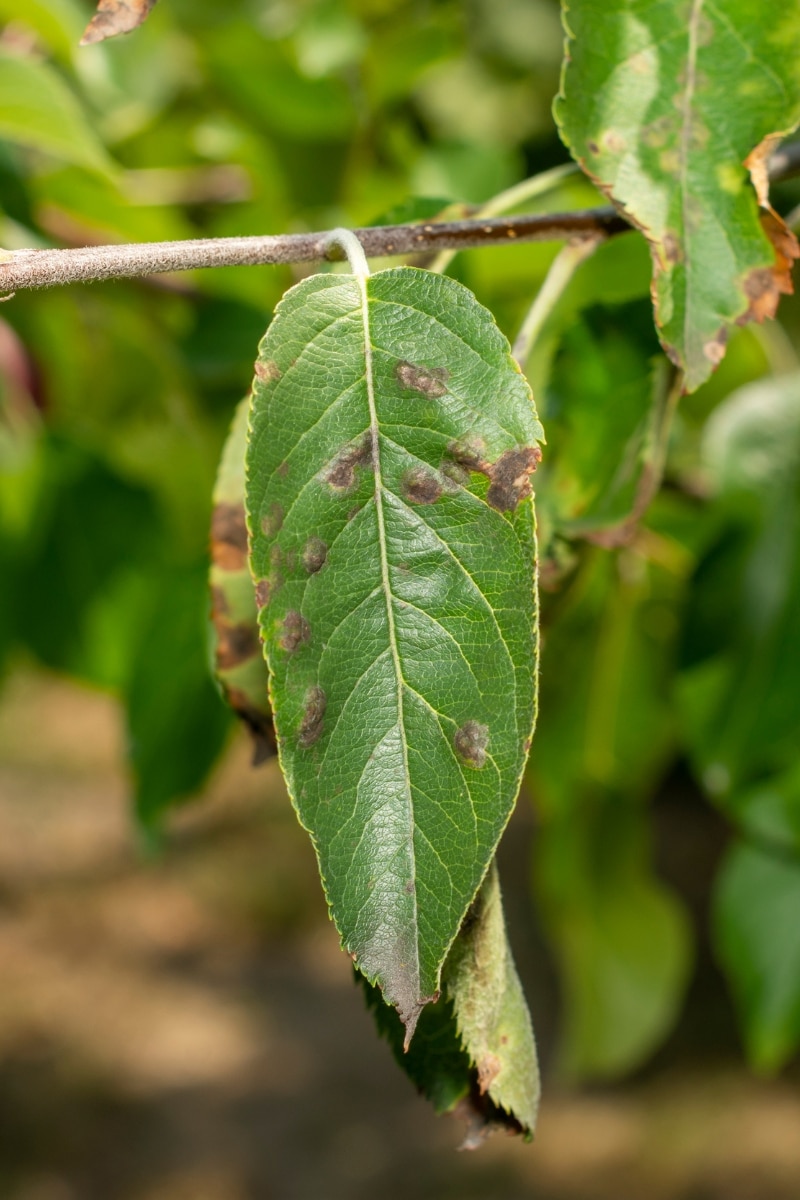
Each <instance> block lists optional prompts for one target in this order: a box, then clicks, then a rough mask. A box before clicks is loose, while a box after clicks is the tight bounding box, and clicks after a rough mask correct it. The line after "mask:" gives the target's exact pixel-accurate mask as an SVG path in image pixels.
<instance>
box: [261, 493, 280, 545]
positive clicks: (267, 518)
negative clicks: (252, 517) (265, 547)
mask: <svg viewBox="0 0 800 1200" xmlns="http://www.w3.org/2000/svg"><path fill="white" fill-rule="evenodd" d="M282 526H283V507H282V505H280V504H278V502H277V501H274V502H273V503H272V504H270V506H269V510H268V512H266V513H265V514H264V516H263V517H262V518H261V532H262V533H263V534H264V537H268V538H273V537H275V534H276V533H278V532H279V531H280V529H281V527H282Z"/></svg>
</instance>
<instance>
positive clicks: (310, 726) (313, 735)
mask: <svg viewBox="0 0 800 1200" xmlns="http://www.w3.org/2000/svg"><path fill="white" fill-rule="evenodd" d="M327 707H328V698H327V696H326V695H325V692H324V691H323V689H322V688H321V687H320V686H319V684H315V685H314V687H311V688H309V689H308V691H307V692H306V698H305V705H304V707H303V716H302V719H301V721H300V728H299V729H298V731H297V742H298V745H300V746H303V747H304V748H308V747H309V746H313V745H314V743H315V742H317V741H319V738H320V736H321V734H322V723H323V721H324V719H325V709H326V708H327Z"/></svg>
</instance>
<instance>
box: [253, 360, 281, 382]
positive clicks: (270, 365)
mask: <svg viewBox="0 0 800 1200" xmlns="http://www.w3.org/2000/svg"><path fill="white" fill-rule="evenodd" d="M255 372H256V379H260V380H261V382H262V383H277V382H278V380H279V379H280V378H281V375H282V371H281V369H280V367H279V366H278V364H277V363H276V362H275V361H274V360H273V359H271V358H267V359H264V360H263V362H262V360H261V359H260V358H259V359H258V361H257V362H256V366H255Z"/></svg>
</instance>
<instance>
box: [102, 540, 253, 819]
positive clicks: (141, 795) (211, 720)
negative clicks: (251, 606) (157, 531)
mask: <svg viewBox="0 0 800 1200" xmlns="http://www.w3.org/2000/svg"><path fill="white" fill-rule="evenodd" d="M207 587H208V579H207V568H206V564H205V563H200V564H198V565H197V566H196V567H195V568H194V569H191V570H189V569H187V568H185V567H184V568H180V569H177V570H166V571H164V572H163V574H162V575H161V576H160V578H157V579H156V580H154V581H153V584H152V586H151V595H150V611H149V613H148V614H147V616H146V618H145V619H144V620H143V621H142V628H141V632H140V638H139V643H138V646H137V648H136V655H135V660H134V668H133V672H132V675H131V678H130V680H129V682H128V685H127V690H126V695H125V703H126V711H127V721H128V736H129V740H130V758H131V766H132V768H133V773H134V778H135V783H136V809H137V813H138V816H139V819H140V820H141V822H142V824H143V825H144V826H145V828H148V827H149V828H150V829H152V828H153V827H155V826H156V825H157V823H158V821H159V819H160V818H161V816H162V815H163V814H164V812H165V811H166V809H167V808H168V807H169V806H170V805H172V804H175V803H176V802H177V801H178V800H182V799H185V798H186V797H187V796H188V795H189V794H191V793H192V792H193V791H195V790H196V789H197V788H199V787H200V785H201V784H202V783H203V780H204V779H205V777H206V775H207V774H208V771H209V769H210V768H211V766H212V765H213V763H214V761H215V759H216V757H217V755H218V754H219V752H220V750H221V748H222V744H223V741H224V738H225V734H226V732H227V730H228V728H229V723H230V722H229V715H228V712H227V709H226V708H225V705H224V704H223V703H222V701H221V700H220V698H219V696H218V694H217V691H216V689H215V687H214V684H213V682H212V680H211V676H210V674H209V669H208V650H207V641H206V634H207V615H206V614H207V608H208V592H207Z"/></svg>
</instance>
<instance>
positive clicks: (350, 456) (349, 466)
mask: <svg viewBox="0 0 800 1200" xmlns="http://www.w3.org/2000/svg"><path fill="white" fill-rule="evenodd" d="M371 462H372V437H371V436H370V432H369V430H366V431H365V432H364V433H363V434H362V435H361V437H359V438H357V439H356V440H355V441H353V442H348V444H347V445H346V446H343V447H342V449H341V450H340V451H339V453H338V454H337V455H336V457H335V458H334V459H333V460H332V461H331V462H330V463H328V465H327V466H326V467H325V469H324V470H323V471H322V473H321V478H322V479H323V480H324V481H325V483H327V485H328V487H330V488H333V490H334V491H335V492H350V491H352V489H353V488H354V487H355V485H356V482H357V480H358V472H359V470H360V468H362V467H367V466H369V465H370V464H371Z"/></svg>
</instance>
